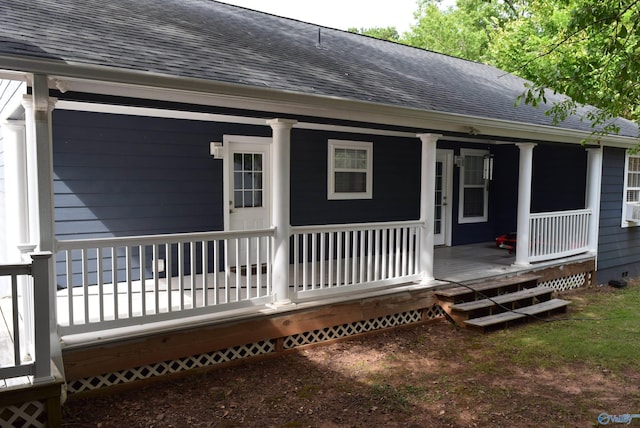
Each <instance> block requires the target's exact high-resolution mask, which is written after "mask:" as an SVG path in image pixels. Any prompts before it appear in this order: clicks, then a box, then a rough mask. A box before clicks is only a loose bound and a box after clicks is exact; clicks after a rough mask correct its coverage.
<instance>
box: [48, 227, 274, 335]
mask: <svg viewBox="0 0 640 428" xmlns="http://www.w3.org/2000/svg"><path fill="white" fill-rule="evenodd" d="M273 233H274V231H273V229H266V230H252V231H234V232H202V233H188V234H171V235H152V236H135V237H124V238H103V239H82V240H73V241H71V240H67V241H59V242H58V254H57V256H56V280H57V285H58V289H59V291H58V323H59V326H60V331H61V333H62V334H63V335H64V334H72V333H82V332H87V331H92V330H95V329H96V327H97V326H98V325H99V328H100V329H102V328H112V327H120V326H128V325H133V324H140V323H142V322H145V321H146V322H148V321H163V320H171V319H178V318H182V317H184V316H186V315H187V314H188V315H201V314H208V313H213V312H216V311H221V310H231V309H236V308H242V307H247V306H252V305H255V304H260V303H268V302H269V301H270V300H269V299H270V296H271V294H272V292H271V289H272V284H271V266H272V246H273ZM143 319H144V321H143Z"/></svg>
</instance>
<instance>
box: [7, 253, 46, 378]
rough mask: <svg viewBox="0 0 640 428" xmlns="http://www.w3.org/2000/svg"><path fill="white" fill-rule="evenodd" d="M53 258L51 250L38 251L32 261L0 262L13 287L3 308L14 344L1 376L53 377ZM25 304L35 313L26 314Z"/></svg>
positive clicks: (10, 341)
mask: <svg viewBox="0 0 640 428" xmlns="http://www.w3.org/2000/svg"><path fill="white" fill-rule="evenodd" d="M50 259H51V253H38V254H33V255H32V260H33V261H32V263H23V264H15V265H0V279H2V280H6V281H7V282H8V284H7V285H8V288H9V296H7V297H8V298H10V303H11V305H10V307H3V315H4V316H5V317H7V319H6V320H5V323H6V326H7V327H10V328H9V340H8V341H7V343H11V344H12V349H10V352H9V353H10V354H11V356H10V360H11V361H2V367H0V379H3V380H6V379H13V378H20V377H23V376H32V377H31V378H30V381H32V382H34V383H37V382H42V381H47V380H50V379H51V352H50V350H51V345H50V342H49V340H50V336H49V335H50V328H49V311H50V305H49V281H48V279H49V260H50ZM25 299H29V300H30V301H29V302H25V301H24V300H25ZM24 306H29V307H31V308H33V313H32V314H30V313H26V312H28V311H25V310H23V308H24ZM3 354H4V353H3Z"/></svg>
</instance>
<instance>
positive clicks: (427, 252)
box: [417, 134, 442, 283]
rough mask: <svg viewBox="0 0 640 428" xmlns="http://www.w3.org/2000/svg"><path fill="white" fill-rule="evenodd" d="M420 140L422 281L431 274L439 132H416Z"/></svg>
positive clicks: (429, 278) (426, 280)
mask: <svg viewBox="0 0 640 428" xmlns="http://www.w3.org/2000/svg"><path fill="white" fill-rule="evenodd" d="M417 137H418V138H420V141H421V142H422V153H421V166H420V170H421V174H420V222H421V223H422V227H421V228H420V248H419V251H420V270H421V272H422V283H427V282H429V281H431V280H433V279H434V276H433V233H434V229H433V227H434V218H435V212H434V210H435V207H434V201H435V189H436V145H437V142H438V139H439V138H440V137H442V135H440V134H418V135H417Z"/></svg>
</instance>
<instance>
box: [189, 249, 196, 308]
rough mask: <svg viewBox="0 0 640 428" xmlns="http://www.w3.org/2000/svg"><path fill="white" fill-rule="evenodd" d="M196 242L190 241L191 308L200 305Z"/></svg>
mask: <svg viewBox="0 0 640 428" xmlns="http://www.w3.org/2000/svg"><path fill="white" fill-rule="evenodd" d="M196 257H197V254H196V242H194V241H189V261H190V262H191V268H190V270H191V272H190V273H191V309H194V308H196V307H197V306H198V287H197V279H198V278H197V276H196V274H197V271H198V268H197V266H198V264H197V260H196Z"/></svg>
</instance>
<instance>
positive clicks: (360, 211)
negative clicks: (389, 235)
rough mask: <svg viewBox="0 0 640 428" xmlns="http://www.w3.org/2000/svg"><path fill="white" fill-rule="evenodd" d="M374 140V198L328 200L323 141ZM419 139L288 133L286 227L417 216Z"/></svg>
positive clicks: (314, 132) (418, 198)
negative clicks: (288, 216)
mask: <svg viewBox="0 0 640 428" xmlns="http://www.w3.org/2000/svg"><path fill="white" fill-rule="evenodd" d="M329 139H337V140H349V141H369V142H373V198H372V199H355V200H328V198H327V173H328V172H327V169H328V166H327V157H328V140H329ZM420 154H421V144H420V140H419V139H418V138H399V137H395V138H394V137H382V136H369V135H357V134H339V133H331V132H320V131H308V130H302V129H295V128H294V129H293V130H292V137H291V223H292V225H294V226H302V225H317V224H340V223H371V222H386V221H402V220H417V219H419V218H420Z"/></svg>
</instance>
